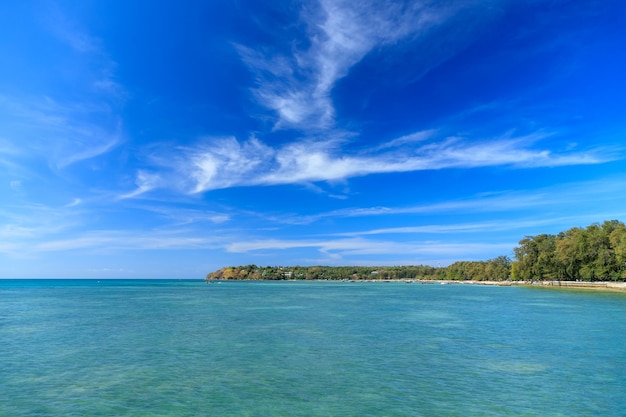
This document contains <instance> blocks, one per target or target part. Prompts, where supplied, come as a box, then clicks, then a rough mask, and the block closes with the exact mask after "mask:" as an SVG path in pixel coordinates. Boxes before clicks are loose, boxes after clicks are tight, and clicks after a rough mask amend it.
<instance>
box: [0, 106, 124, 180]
mask: <svg viewBox="0 0 626 417" xmlns="http://www.w3.org/2000/svg"><path fill="white" fill-rule="evenodd" d="M0 111H1V112H2V114H3V115H2V116H0V121H3V122H4V123H3V127H2V128H0V134H1V135H3V136H4V137H5V138H6V140H7V141H10V142H11V143H12V146H13V148H14V149H16V151H14V152H18V153H16V155H17V157H30V158H32V157H33V156H35V155H36V156H37V157H38V158H43V159H45V160H47V161H48V163H49V165H50V166H52V167H53V168H55V169H62V168H65V167H67V166H70V165H72V164H75V163H77V162H80V161H84V160H88V159H92V158H96V157H98V156H100V155H103V154H106V153H108V152H110V151H111V150H112V149H114V148H115V147H116V146H118V145H119V144H120V143H121V142H122V141H123V135H122V121H121V118H120V117H119V116H117V115H115V114H114V113H113V112H112V110H111V108H110V107H108V106H106V105H103V104H99V103H96V102H95V101H94V102H82V103H77V102H75V103H70V102H60V101H58V100H55V99H53V98H51V97H48V96H41V97H7V96H0Z"/></svg>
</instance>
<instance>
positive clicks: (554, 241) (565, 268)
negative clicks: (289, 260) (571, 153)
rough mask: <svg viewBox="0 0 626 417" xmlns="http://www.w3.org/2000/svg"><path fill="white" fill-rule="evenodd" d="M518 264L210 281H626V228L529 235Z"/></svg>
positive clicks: (324, 269)
mask: <svg viewBox="0 0 626 417" xmlns="http://www.w3.org/2000/svg"><path fill="white" fill-rule="evenodd" d="M513 252H514V255H515V261H513V262H512V261H511V260H510V259H509V258H508V257H507V256H499V257H497V258H494V259H490V260H487V261H459V262H455V263H453V264H451V265H449V266H447V267H433V266H428V265H415V266H371V267H365V266H265V267H260V266H257V265H246V266H230V267H226V268H222V269H220V270H218V271H215V272H211V273H210V274H208V275H207V277H206V279H207V280H232V279H234V280H290V279H295V280H314V279H327V280H402V279H422V280H474V281H503V280H509V279H510V280H514V281H537V280H568V281H576V280H582V281H624V280H626V226H624V223H622V222H620V221H618V220H610V221H605V222H604V223H602V224H599V223H594V224H592V225H590V226H588V227H586V228H584V229H583V228H578V227H574V228H571V229H569V230H567V231H565V232H561V233H559V234H557V235H550V234H540V235H536V236H527V237H525V238H523V239H522V240H521V241H520V242H519V246H517V247H516V248H514V250H513Z"/></svg>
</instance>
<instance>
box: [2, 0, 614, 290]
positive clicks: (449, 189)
mask: <svg viewBox="0 0 626 417" xmlns="http://www.w3.org/2000/svg"><path fill="white" fill-rule="evenodd" d="M625 18H626V5H624V3H623V2H621V1H617V0H615V1H611V0H608V1H565V0H555V1H550V2H547V1H532V0H524V1H522V0H520V1H514V0H510V1H504V0H480V1H471V0H459V1H454V0H446V1H387V0H378V1H368V0H365V1H362V2H353V1H344V0H320V1H273V2H263V1H252V0H233V1H223V2H222V1H193V0H189V1H184V2H181V1H139V0H133V1H118V0H107V1H87V0H85V1H56V2H55V1H23V2H18V1H5V2H0V193H1V195H2V198H1V204H0V277H69V278H79V277H86V278H123V277H128V278H151V277H153V278H203V277H204V275H205V274H206V273H208V272H211V271H213V270H215V269H218V268H221V267H224V266H228V265H244V264H250V263H254V264H257V265H318V264H321V265H396V264H413V265H414V264H430V265H434V266H437V265H442V266H443V265H448V264H449V263H451V262H454V261H456V260H485V259H490V258H493V257H496V256H499V255H507V256H512V250H513V248H514V247H515V245H516V244H517V242H518V241H519V240H520V239H521V238H523V237H524V236H526V235H535V234H539V233H557V232H559V231H561V230H566V229H568V228H571V227H574V226H587V225H588V224H590V223H593V222H601V221H603V220H609V219H619V220H622V221H624V220H626V165H625V158H626V75H625V74H626V54H625V53H624V45H626V25H624V24H623V22H624V20H625Z"/></svg>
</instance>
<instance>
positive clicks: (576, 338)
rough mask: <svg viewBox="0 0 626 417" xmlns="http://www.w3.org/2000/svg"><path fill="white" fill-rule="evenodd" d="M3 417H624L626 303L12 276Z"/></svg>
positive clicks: (409, 289) (3, 308)
mask: <svg viewBox="0 0 626 417" xmlns="http://www.w3.org/2000/svg"><path fill="white" fill-rule="evenodd" d="M0 416H11V417H19V416H29V417H30V416H388V417H394V416H568V417H570V416H626V295H624V294H614V293H600V292H576V291H567V290H546V289H527V288H506V287H483V286H465V285H419V284H411V285H408V284H403V283H338V282H328V283H326V282H313V283H306V282H224V283H219V284H213V285H206V284H204V283H203V282H198V281H100V282H98V281H71V280H67V281H64V280H54V281H48V280H38V281H9V280H4V281H0Z"/></svg>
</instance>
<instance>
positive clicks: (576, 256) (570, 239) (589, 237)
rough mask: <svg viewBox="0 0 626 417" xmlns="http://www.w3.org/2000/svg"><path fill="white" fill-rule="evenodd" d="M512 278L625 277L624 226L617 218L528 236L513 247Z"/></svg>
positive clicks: (621, 278)
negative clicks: (553, 232)
mask: <svg viewBox="0 0 626 417" xmlns="http://www.w3.org/2000/svg"><path fill="white" fill-rule="evenodd" d="M514 253H515V258H516V262H513V263H512V265H511V278H512V279H514V280H523V281H527V280H566V281H573V280H581V281H624V280H625V279H626V226H624V223H622V222H620V221H618V220H609V221H605V222H604V223H602V224H598V223H594V224H592V225H590V226H587V227H586V228H584V229H583V228H579V227H573V228H571V229H569V230H567V231H565V232H561V233H559V234H557V235H550V234H540V235H537V236H527V237H525V238H524V239H522V240H521V241H520V242H519V246H518V247H516V248H515V249H514Z"/></svg>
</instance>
